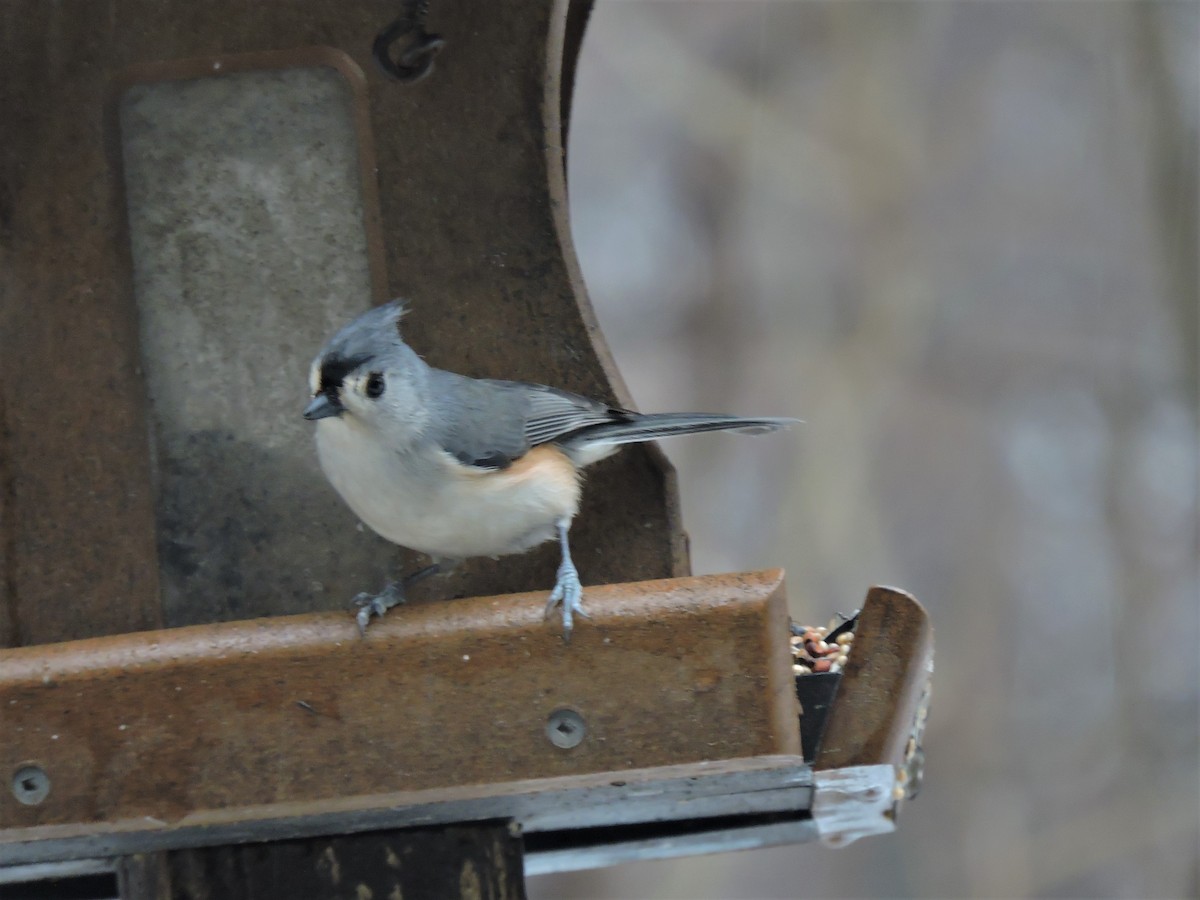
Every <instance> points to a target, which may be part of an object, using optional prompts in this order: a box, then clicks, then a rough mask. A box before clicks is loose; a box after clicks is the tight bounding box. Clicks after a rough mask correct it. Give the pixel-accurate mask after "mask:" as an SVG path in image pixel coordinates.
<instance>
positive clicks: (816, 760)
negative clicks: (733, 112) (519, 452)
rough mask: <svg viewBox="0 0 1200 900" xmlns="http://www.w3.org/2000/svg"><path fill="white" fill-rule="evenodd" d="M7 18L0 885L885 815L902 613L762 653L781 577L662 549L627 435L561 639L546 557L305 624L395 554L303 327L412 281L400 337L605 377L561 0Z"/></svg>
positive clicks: (670, 845) (468, 369)
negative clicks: (322, 450) (576, 203)
mask: <svg viewBox="0 0 1200 900" xmlns="http://www.w3.org/2000/svg"><path fill="white" fill-rule="evenodd" d="M426 6H428V7H429V8H428V10H427V11H426V9H425V7H426ZM3 15H4V23H3V27H0V42H2V45H0V46H2V50H3V52H0V128H2V129H3V131H4V134H5V140H4V141H3V142H0V373H2V375H3V377H2V378H0V421H2V422H3V429H2V430H0V488H2V491H0V498H2V503H3V506H2V507H0V536H2V538H3V539H2V540H0V568H2V569H3V578H2V579H0V608H2V610H3V614H2V615H0V647H3V648H6V649H0V774H2V775H3V781H0V884H4V883H10V884H11V883H17V882H22V881H33V880H36V879H38V878H43V877H50V876H54V877H66V876H75V877H81V878H82V877H101V878H105V877H107V878H115V879H116V880H117V882H118V889H119V891H120V894H121V896H122V897H126V898H130V897H142V896H147V897H149V896H163V895H173V896H194V895H196V894H197V893H199V892H200V891H201V888H202V887H203V889H204V890H207V891H209V892H210V893H211V895H213V896H229V897H235V896H246V895H249V894H253V895H254V896H279V897H292V896H301V895H305V894H306V892H307V894H309V895H311V894H312V892H313V890H317V889H315V888H312V885H314V884H326V885H327V889H320V890H318V891H317V892H318V893H321V894H322V895H328V896H341V895H343V894H345V895H347V896H349V895H352V894H353V884H358V883H361V884H364V885H368V886H373V887H372V890H376V889H379V890H381V891H382V893H377V894H376V895H377V896H378V895H386V893H387V891H388V890H390V887H389V885H393V884H394V885H395V886H396V887H399V888H402V889H403V890H404V891H405V895H406V896H408V895H410V893H409V892H415V893H413V894H412V895H421V893H422V892H424V893H425V894H426V895H432V896H451V895H453V891H457V890H458V887H457V886H458V885H459V883H460V882H459V878H458V876H459V874H461V870H462V867H463V866H465V865H467V864H468V863H469V862H471V861H472V860H473V861H474V862H471V864H472V865H474V866H475V869H476V870H477V871H480V872H485V873H486V874H487V877H488V878H490V879H492V880H494V881H495V883H497V884H502V883H503V884H509V886H510V888H511V890H512V891H513V892H515V893H513V894H512V895H519V893H520V890H521V888H520V879H521V877H522V871H524V872H526V873H530V872H544V871H556V870H564V869H572V868H581V867H587V866H596V865H605V864H611V863H614V862H619V861H623V860H629V859H642V858H649V857H655V856H668V855H680V854H689V853H702V852H710V851H714V850H722V849H735V848H743V847H753V846H764V845H768V844H779V843H791V842H802V841H808V840H815V839H824V840H825V841H827V842H828V843H834V844H836V843H844V842H846V841H848V840H852V839H855V838H857V837H862V836H865V835H869V834H873V833H878V832H882V831H887V830H890V829H891V828H892V827H894V814H895V811H896V809H897V808H898V806H899V804H900V803H902V802H903V799H904V798H905V797H906V796H908V795H909V794H910V793H911V790H912V788H913V786H914V785H915V783H916V780H917V778H916V777H917V769H918V767H919V757H920V754H919V747H918V745H919V729H920V726H921V724H922V723H923V721H924V708H925V698H926V691H927V686H928V671H929V669H928V667H929V661H930V659H931V653H932V645H931V633H930V628H929V623H928V620H927V618H926V616H925V614H924V612H923V611H922V610H921V608H920V607H919V606H918V605H917V604H916V602H915V601H914V600H912V598H911V597H909V596H908V595H906V594H904V593H903V592H900V591H895V590H891V589H884V588H874V589H872V590H871V591H870V592H869V593H868V594H867V598H866V601H865V603H864V606H863V609H862V611H861V612H860V613H859V615H858V617H857V619H856V620H855V621H854V628H855V631H856V635H857V636H856V638H855V642H854V648H853V651H852V652H851V653H850V654H849V655H848V657H847V659H846V660H845V663H844V665H843V666H842V667H841V671H840V672H832V673H826V674H821V673H819V672H817V673H814V674H812V675H808V674H804V675H800V676H797V674H796V671H797V670H796V668H795V667H796V664H797V663H796V659H795V658H794V654H793V645H796V646H799V645H798V644H797V642H796V641H793V640H792V637H793V635H792V633H791V628H790V625H789V619H788V613H787V604H786V598H785V593H784V583H783V577H782V574H781V573H780V572H778V571H769V572H757V573H745V574H737V575H724V576H708V577H692V576H689V574H688V562H687V549H686V548H687V545H686V538H685V536H684V534H683V531H682V529H681V527H680V520H679V514H678V504H677V497H676V490H675V484H674V479H673V473H672V471H671V469H670V467H669V465H668V464H667V462H666V461H665V459H664V458H663V456H662V455H661V454H660V453H659V451H658V450H657V449H656V448H654V447H635V448H630V449H627V450H625V451H624V452H622V453H621V454H619V455H617V456H616V457H614V458H613V459H611V460H607V461H605V462H604V463H602V464H600V465H598V466H597V467H596V469H595V471H594V472H593V473H590V475H589V481H588V485H587V488H586V490H585V499H584V507H583V510H582V511H581V514H580V516H579V518H578V520H577V524H576V525H575V527H574V529H573V543H574V544H575V546H576V547H578V548H587V551H586V555H582V554H581V556H580V569H581V573H582V574H583V577H584V581H585V584H588V585H589V587H588V594H587V597H588V608H589V611H590V612H591V615H592V619H591V621H589V622H588V623H587V624H586V627H583V628H579V629H577V631H576V634H575V638H574V640H573V641H572V643H571V644H570V645H569V646H567V645H564V644H563V643H562V641H561V639H560V637H559V632H558V629H557V627H555V626H554V625H553V624H552V623H546V622H544V621H543V620H542V616H541V606H542V602H541V601H542V600H544V589H545V579H546V573H547V572H552V571H553V570H554V567H555V564H556V555H555V554H556V550H555V548H554V547H553V546H548V547H546V548H544V549H543V550H539V551H537V552H533V553H530V554H527V555H525V556H522V557H510V558H506V559H504V560H502V561H491V560H473V561H470V562H469V563H468V564H467V565H466V566H464V567H463V569H462V570H461V571H460V572H459V573H457V574H455V575H454V576H452V577H450V578H447V579H444V580H441V581H434V582H427V583H426V584H425V585H423V586H422V591H421V592H419V593H418V594H417V599H419V600H423V601H424V602H416V603H413V604H411V605H410V606H408V607H406V608H405V609H403V610H401V611H398V612H396V613H394V614H391V615H389V616H388V617H387V618H385V619H384V620H383V621H381V622H379V623H378V624H376V625H373V626H372V628H371V630H370V631H369V633H368V635H367V637H366V638H365V639H363V638H360V636H359V634H358V631H357V628H356V626H355V623H354V618H353V616H352V615H350V614H349V613H347V612H345V611H344V610H343V607H344V604H345V602H346V600H347V599H348V598H350V597H351V596H353V595H354V594H355V593H356V592H357V591H359V590H362V589H364V588H365V587H369V586H372V585H376V584H379V583H382V582H383V581H384V580H385V579H386V576H387V574H388V573H389V572H394V571H397V570H399V569H401V568H403V567H406V566H410V565H411V564H412V562H413V561H412V560H410V559H407V558H405V557H404V555H403V554H402V553H401V552H400V551H398V550H397V549H396V548H395V547H393V546H392V545H390V544H387V543H386V542H384V541H382V540H381V539H377V538H375V537H373V536H372V535H370V534H369V533H366V532H364V531H363V530H361V529H360V527H358V525H357V523H356V521H355V520H354V518H353V516H352V515H351V514H350V513H349V511H348V510H346V509H345V508H344V507H343V506H342V505H341V503H340V501H339V500H338V499H337V498H336V497H335V495H334V494H333V492H332V491H331V490H329V489H328V488H327V487H326V485H325V484H324V480H323V479H322V478H321V476H320V474H319V472H318V470H317V467H316V462H315V459H314V455H313V451H312V447H311V435H310V434H309V433H308V431H307V428H306V423H304V422H303V421H302V420H300V418H299V416H298V414H297V409H298V402H299V397H300V396H301V395H302V392H303V386H304V384H305V373H306V369H307V366H308V363H309V361H310V358H311V354H312V352H313V350H314V349H315V348H316V347H318V346H319V345H320V344H321V343H322V340H323V339H324V337H325V336H327V335H328V333H330V332H331V330H332V329H333V328H334V327H336V326H337V325H338V324H340V323H341V322H343V321H345V320H347V319H348V318H350V317H352V316H353V315H354V314H356V313H358V312H361V311H362V310H364V309H366V308H367V307H368V306H370V305H371V304H373V303H377V302H382V301H383V300H385V299H387V298H390V297H393V296H404V297H408V298H411V299H412V302H413V306H414V309H416V310H419V314H414V315H413V316H411V317H410V319H409V320H407V321H406V323H405V330H406V338H407V340H408V341H409V342H410V343H411V344H412V345H413V346H414V347H417V348H419V349H420V350H421V352H422V353H423V354H424V355H425V356H426V358H427V359H428V360H429V361H430V362H431V363H432V364H434V365H437V366H441V367H444V368H448V369H453V370H456V371H460V372H463V373H466V374H470V375H474V376H481V377H505V378H515V379H520V380H528V381H535V382H541V383H546V384H553V385H557V386H560V387H563V388H567V389H569V390H573V391H577V392H579V393H582V394H586V395H589V396H594V397H598V398H603V399H606V400H608V401H609V402H613V403H618V404H621V405H630V403H631V401H630V400H629V398H628V397H627V396H626V394H625V391H624V388H623V387H622V385H621V382H620V379H619V377H618V375H617V373H616V371H615V368H614V367H613V365H612V361H611V358H610V357H609V356H608V354H607V351H606V350H605V348H604V345H603V341H602V338H601V337H600V334H599V331H598V329H597V327H596V323H595V320H594V317H593V315H592V313H591V310H590V307H589V305H588V302H587V298H586V294H585V292H584V288H583V284H582V281H581V278H580V275H579V270H578V266H577V264H576V262H575V257H574V253H573V250H572V247H571V243H570V236H569V228H568V224H567V208H566V187H565V173H564V145H565V141H566V121H567V115H566V113H567V109H568V105H569V98H570V83H571V78H572V73H573V71H574V63H575V59H576V56H577V54H578V50H579V43H580V40H581V39H582V34H583V25H584V22H585V21H586V15H587V4H577V3H571V4H568V3H566V2H563V0H560V2H538V3H518V2H515V0H513V2H505V3H487V4H480V3H469V2H466V0H437V2H434V3H432V4H422V3H405V4H401V5H400V6H397V5H396V2H395V0H388V2H382V0H336V2H335V0H304V2H298V3H289V4H281V3H272V4H261V5H258V6H254V7H247V6H246V5H245V4H242V3H237V2H233V0H210V2H207V3H204V4H194V3H184V2H179V0H153V2H151V0H113V2H111V3H108V4H71V5H69V6H47V5H46V4H44V3H41V2H36V0H10V2H9V3H7V4H6V5H5V7H4V13H3ZM439 51H440V52H439ZM435 54H437V61H436V66H434V64H433V57H434V55H435ZM533 591H538V592H539V593H537V594H533V593H530V592H533ZM452 598H454V599H452ZM443 601H445V602H443ZM802 643H803V640H802V639H801V640H800V644H802ZM392 859H396V860H410V861H411V860H413V859H417V860H421V861H422V862H423V865H416V864H412V863H411V862H406V863H405V864H404V865H400V864H399V863H398V864H397V865H392V864H391V862H390V860H392ZM331 860H333V861H334V862H335V863H336V865H334V864H333V863H331ZM335 869H336V871H337V872H338V873H340V874H338V875H336V876H335V874H334V873H335ZM314 879H315V880H314ZM339 879H341V880H340V881H339ZM389 879H390V880H389ZM405 879H416V881H411V880H408V881H406V880H405ZM506 879H507V880H506ZM322 880H323V881H322ZM293 882H295V884H293ZM297 884H298V885H300V886H301V887H300V888H296V886H295V885H297ZM306 885H307V886H308V887H305V886H306ZM348 885H349V887H347V886H348ZM446 885H453V886H454V887H453V890H451V889H450V888H447V887H445V886H446ZM347 891H348V892H349V893H347ZM339 892H340V893H339Z"/></svg>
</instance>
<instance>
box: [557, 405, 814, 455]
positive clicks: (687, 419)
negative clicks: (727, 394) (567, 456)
mask: <svg viewBox="0 0 1200 900" xmlns="http://www.w3.org/2000/svg"><path fill="white" fill-rule="evenodd" d="M799 422H800V420H799V419H781V418H761V419H760V418H748V417H745V416H724V415H717V414H713V413H650V414H646V415H643V414H641V413H633V414H632V415H631V418H630V419H629V420H628V421H624V422H605V423H604V424H602V425H591V426H589V427H587V428H583V429H580V430H579V431H577V432H575V433H574V434H572V435H570V437H568V438H567V439H566V440H564V441H563V442H562V443H563V445H564V446H565V447H567V448H568V449H579V450H582V449H584V448H593V447H595V448H599V447H613V446H616V445H618V444H636V443H639V442H641V441H656V440H659V439H660V438H668V437H675V436H676V435H680V434H696V433H698V432H701V431H740V432H742V433H743V434H766V433H767V432H770V431H779V430H780V429H781V428H787V427H789V426H791V425H795V424H797V423H799Z"/></svg>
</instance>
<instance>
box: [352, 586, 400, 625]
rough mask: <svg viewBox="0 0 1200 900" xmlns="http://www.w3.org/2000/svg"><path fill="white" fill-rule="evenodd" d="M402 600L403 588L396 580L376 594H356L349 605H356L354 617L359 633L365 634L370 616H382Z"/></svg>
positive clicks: (369, 622) (364, 592)
mask: <svg viewBox="0 0 1200 900" xmlns="http://www.w3.org/2000/svg"><path fill="white" fill-rule="evenodd" d="M403 602H404V590H403V588H402V587H401V586H400V584H399V583H398V582H397V583H396V584H389V585H388V586H387V587H385V588H384V589H383V590H382V591H380V592H379V593H378V594H369V593H367V592H366V591H363V592H362V593H361V594H358V595H357V596H356V597H355V598H354V599H353V600H352V601H351V605H352V606H357V607H358V613H357V614H355V616H354V618H355V621H357V622H358V633H359V635H360V636H362V637H366V636H367V626H368V625H370V624H371V616H379V617H380V618H383V614H384V613H385V612H387V611H388V610H389V609H391V608H392V607H393V606H399V605H400V604H401V603H403Z"/></svg>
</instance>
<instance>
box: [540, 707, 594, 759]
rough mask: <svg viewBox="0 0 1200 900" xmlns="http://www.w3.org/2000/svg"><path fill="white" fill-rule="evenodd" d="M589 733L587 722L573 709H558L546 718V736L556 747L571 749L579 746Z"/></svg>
mask: <svg viewBox="0 0 1200 900" xmlns="http://www.w3.org/2000/svg"><path fill="white" fill-rule="evenodd" d="M586 735H587V723H585V722H584V721H583V716H581V715H580V714H579V713H577V712H575V710H573V709H566V708H563V709H556V710H555V711H554V712H552V713H550V718H548V719H547V720H546V737H548V738H549V739H550V743H552V744H553V745H554V746H555V747H559V748H561V749H563V750H570V749H571V748H572V747H578V746H579V745H580V744H581V743H582V742H583V739H584V737H585V736H586Z"/></svg>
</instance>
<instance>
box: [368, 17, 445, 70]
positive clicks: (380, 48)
mask: <svg viewBox="0 0 1200 900" xmlns="http://www.w3.org/2000/svg"><path fill="white" fill-rule="evenodd" d="M406 6H407V9H406V10H405V11H404V12H403V13H401V15H400V17H399V18H397V19H396V21H394V22H392V24H391V25H389V26H387V28H385V29H383V30H382V31H381V32H379V34H377V35H376V36H375V42H374V43H373V44H372V45H371V55H372V56H374V57H375V62H376V63H378V64H379V68H381V69H383V71H384V72H385V73H387V74H388V75H390V76H391V77H392V78H394V79H396V81H399V82H402V83H404V84H413V83H415V82H418V81H420V80H421V79H422V78H424V77H425V76H426V75H428V74H429V73H430V72H431V71H433V58H434V57H435V56H437V54H438V51H439V50H441V49H442V47H443V46H445V44H446V41H445V40H444V39H443V38H442V37H441V36H440V35H436V34H429V33H428V32H427V31H426V30H425V14H426V13H427V12H428V11H429V2H428V0H408V3H406ZM414 32H415V36H414V38H413V40H412V42H411V43H410V44H409V45H408V46H407V47H405V48H404V49H403V50H401V51H400V53H399V54H398V55H397V57H396V58H394V59H393V57H392V45H393V44H395V43H396V42H397V41H398V40H399V39H400V38H402V37H404V36H405V35H407V34H412V33H414Z"/></svg>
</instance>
